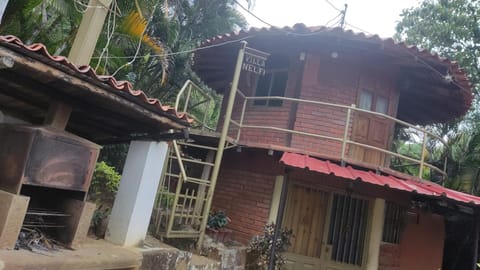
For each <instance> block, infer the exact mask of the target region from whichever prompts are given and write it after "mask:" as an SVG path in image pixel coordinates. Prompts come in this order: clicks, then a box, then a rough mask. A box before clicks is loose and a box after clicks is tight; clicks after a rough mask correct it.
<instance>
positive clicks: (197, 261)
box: [187, 254, 221, 270]
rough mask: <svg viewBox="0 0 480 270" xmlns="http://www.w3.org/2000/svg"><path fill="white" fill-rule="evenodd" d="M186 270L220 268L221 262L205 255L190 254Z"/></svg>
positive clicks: (216, 269) (215, 269) (212, 269)
mask: <svg viewBox="0 0 480 270" xmlns="http://www.w3.org/2000/svg"><path fill="white" fill-rule="evenodd" d="M187 269H188V270H220V269H221V263H220V262H218V261H215V260H212V259H210V258H207V257H203V256H199V255H196V254H192V258H191V259H190V263H189V264H188V267H187Z"/></svg>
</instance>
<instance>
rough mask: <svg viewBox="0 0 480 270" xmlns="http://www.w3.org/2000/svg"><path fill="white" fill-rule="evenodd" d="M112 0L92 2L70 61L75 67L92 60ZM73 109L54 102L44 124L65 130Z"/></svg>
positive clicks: (92, 0) (88, 7)
mask: <svg viewBox="0 0 480 270" xmlns="http://www.w3.org/2000/svg"><path fill="white" fill-rule="evenodd" d="M111 3H112V0H90V1H89V3H88V6H87V9H86V11H85V14H84V15H83V18H82V22H81V23H80V27H79V28H78V32H77V35H76V36H75V40H74V41H73V45H72V49H71V50H70V53H69V54H68V60H70V62H72V63H73V64H75V65H88V64H89V63H90V60H91V59H92V55H93V52H94V50H95V46H96V44H97V40H98V37H99V36H100V33H101V31H102V28H103V23H104V22H105V18H106V16H107V14H108V11H109V9H110V4H111ZM71 113H72V107H71V106H70V105H68V104H65V103H64V102H61V101H52V102H51V103H50V107H49V108H48V112H47V115H46V117H45V120H44V124H45V125H48V126H51V127H53V128H57V129H62V130H64V129H65V127H66V126H67V123H68V120H69V118H70V114H71Z"/></svg>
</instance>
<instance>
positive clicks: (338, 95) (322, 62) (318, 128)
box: [292, 54, 361, 157]
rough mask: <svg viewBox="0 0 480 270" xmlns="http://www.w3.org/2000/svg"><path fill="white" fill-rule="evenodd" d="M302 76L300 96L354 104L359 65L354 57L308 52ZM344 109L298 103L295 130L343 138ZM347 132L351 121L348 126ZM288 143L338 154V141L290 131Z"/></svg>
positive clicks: (319, 151)
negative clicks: (290, 136) (336, 57)
mask: <svg viewBox="0 0 480 270" xmlns="http://www.w3.org/2000/svg"><path fill="white" fill-rule="evenodd" d="M306 61H307V62H306V68H305V72H304V76H303V87H302V92H301V96H300V97H301V98H302V99H307V100H315V101H322V102H327V103H333V104H341V105H347V106H349V105H351V104H356V98H357V89H358V80H359V78H360V71H361V70H360V69H359V68H358V67H359V64H358V60H355V59H348V60H347V59H332V58H331V57H329V56H327V55H322V56H321V55H317V54H309V55H308V57H307V60H306ZM346 117H347V110H346V109H342V108H335V107H331V106H325V105H313V104H302V105H300V106H299V107H298V112H297V117H296V121H295V130H298V131H303V132H310V133H315V134H319V135H324V136H329V137H335V138H343V134H344V130H345V124H346ZM348 132H349V134H350V132H351V125H350V126H349V128H348ZM292 147H295V148H299V149H311V151H314V152H318V153H321V154H324V155H325V154H328V156H335V157H339V156H340V153H341V143H339V142H335V141H332V140H326V139H319V138H313V137H306V136H302V135H294V136H293V138H292Z"/></svg>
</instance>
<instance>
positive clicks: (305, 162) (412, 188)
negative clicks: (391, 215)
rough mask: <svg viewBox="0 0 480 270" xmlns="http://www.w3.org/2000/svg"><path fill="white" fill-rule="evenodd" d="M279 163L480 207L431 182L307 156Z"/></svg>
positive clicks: (470, 197)
mask: <svg viewBox="0 0 480 270" xmlns="http://www.w3.org/2000/svg"><path fill="white" fill-rule="evenodd" d="M280 162H281V163H283V164H285V165H287V166H291V167H296V168H301V169H308V170H310V171H314V172H319V173H324V174H331V175H335V176H338V177H342V178H344V179H350V180H360V181H362V182H365V183H369V184H373V185H378V186H386V187H388V188H391V189H396V190H401V191H407V192H414V193H417V194H421V195H425V196H429V197H442V198H448V199H451V200H455V201H458V202H462V203H470V204H476V205H480V197H476V196H473V195H470V194H465V193H462V192H459V191H455V190H451V189H448V188H445V187H443V186H440V185H438V184H435V183H433V182H427V181H420V180H418V181H417V180H411V179H401V178H398V177H394V176H391V175H389V176H385V175H378V174H376V173H375V172H373V171H362V170H358V169H354V168H352V167H350V166H346V167H342V166H339V165H337V164H335V163H332V162H330V161H328V160H327V161H324V160H320V159H316V158H313V157H310V156H308V155H302V154H296V153H284V154H283V155H282V158H281V159H280Z"/></svg>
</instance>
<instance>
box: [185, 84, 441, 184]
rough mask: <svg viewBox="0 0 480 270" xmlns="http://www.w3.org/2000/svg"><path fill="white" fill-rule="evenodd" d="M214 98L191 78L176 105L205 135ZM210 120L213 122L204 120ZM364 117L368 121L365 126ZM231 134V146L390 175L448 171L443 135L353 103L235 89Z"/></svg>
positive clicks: (434, 176) (429, 175) (432, 175)
mask: <svg viewBox="0 0 480 270" xmlns="http://www.w3.org/2000/svg"><path fill="white" fill-rule="evenodd" d="M258 100H262V101H263V100H265V101H267V100H276V101H277V102H275V103H276V104H279V103H280V104H282V105H281V106H278V107H272V108H259V107H258V106H255V105H254V103H255V101H258ZM212 103H213V99H211V98H210V97H209V95H208V93H207V92H206V91H203V90H202V89H201V88H200V87H198V86H196V85H194V84H193V83H192V82H190V81H189V82H187V83H186V84H185V86H184V88H183V89H182V91H181V92H180V94H179V96H178V97H177V102H176V109H177V110H178V111H183V112H185V113H187V114H188V115H189V116H191V117H192V118H194V119H195V123H196V124H195V129H197V130H203V134H205V132H207V133H208V132H210V133H211V132H213V131H214V129H213V128H212V126H215V120H212V117H211V116H212V114H215V113H212V108H213V107H214V104H213V105H212ZM267 103H268V102H267ZM294 110H295V112H294V113H292V111H294ZM305 112H307V115H306V114H305ZM308 112H311V115H310V114H309V113H308ZM220 115H223V111H222V113H220ZM277 116H278V117H277ZM287 116H288V117H287ZM282 117H283V118H282ZM292 117H293V119H295V120H294V121H293V122H291V123H287V121H283V120H278V119H286V118H292ZM208 119H210V122H209V123H206V122H207V120H208ZM365 119H367V121H369V122H368V123H370V124H368V123H367V124H366V125H363V126H362V124H361V123H363V122H365ZM223 121H224V119H223V117H220V119H219V120H218V122H219V123H222V122H223ZM371 123H375V124H376V125H377V127H379V128H377V129H378V130H375V131H373V132H371V131H372V130H369V129H371V128H372V127H373V126H374V125H373V124H371ZM218 126H219V127H220V126H221V125H218ZM216 131H217V132H218V133H216V134H217V135H218V134H219V133H221V132H222V130H220V129H219V128H217V129H216ZM227 135H228V141H229V142H230V143H231V146H238V147H241V146H247V147H259V148H267V149H272V150H279V151H291V152H298V153H304V154H309V155H311V156H315V157H319V158H324V159H329V160H334V161H338V162H339V163H341V164H342V165H345V164H350V165H353V166H360V167H365V168H369V169H374V170H377V171H378V172H384V173H387V174H399V173H403V174H408V175H411V176H414V177H418V178H421V179H428V180H434V181H436V182H442V181H443V180H444V179H445V178H446V176H447V174H446V165H447V164H446V155H444V154H443V153H445V152H446V151H445V150H447V149H448V146H447V143H446V142H445V140H443V139H442V138H441V137H438V136H437V135H435V134H433V133H432V132H430V131H428V130H427V129H425V128H423V127H420V126H417V125H412V124H410V123H407V122H405V121H402V120H399V119H397V118H395V117H392V116H389V115H385V114H382V113H378V112H372V111H367V110H363V109H360V108H357V107H356V106H355V105H354V104H352V105H350V106H349V105H343V104H333V103H327V102H322V101H315V100H307V99H297V98H290V97H278V96H269V97H259V96H255V97H253V96H247V95H245V94H244V93H243V92H242V91H241V90H237V95H236V101H235V103H234V106H233V114H232V118H231V119H230V125H229V129H228V131H227ZM443 159H445V160H443Z"/></svg>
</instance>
